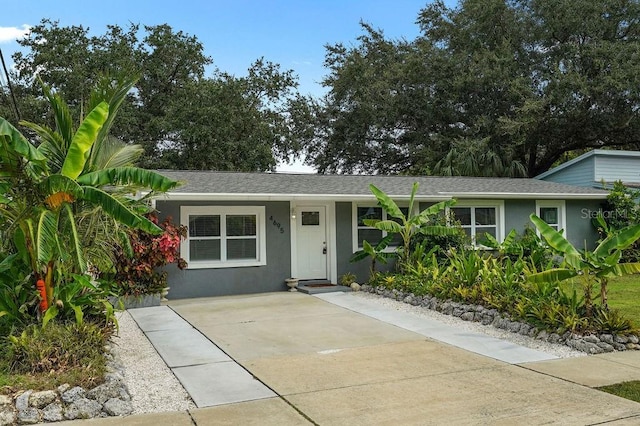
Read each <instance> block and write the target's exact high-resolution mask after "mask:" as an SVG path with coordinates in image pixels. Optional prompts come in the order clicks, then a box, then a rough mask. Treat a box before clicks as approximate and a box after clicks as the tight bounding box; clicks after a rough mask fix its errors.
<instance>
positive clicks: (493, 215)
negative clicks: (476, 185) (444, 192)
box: [449, 201, 503, 246]
mask: <svg viewBox="0 0 640 426" xmlns="http://www.w3.org/2000/svg"><path fill="white" fill-rule="evenodd" d="M449 211H450V212H451V213H453V216H454V218H455V219H456V220H457V221H458V222H459V223H460V226H461V227H462V229H463V230H464V232H465V233H466V234H467V235H468V236H469V237H470V238H471V241H473V244H474V245H476V246H477V245H479V244H478V242H479V241H482V239H483V237H484V236H485V234H489V235H491V236H492V237H494V238H496V239H497V240H498V241H500V240H501V239H502V235H503V232H502V227H503V220H502V219H501V217H502V215H503V204H502V203H501V202H497V201H496V202H477V203H475V202H474V203H471V202H458V203H457V204H456V205H455V206H454V207H451V208H450V209H449Z"/></svg>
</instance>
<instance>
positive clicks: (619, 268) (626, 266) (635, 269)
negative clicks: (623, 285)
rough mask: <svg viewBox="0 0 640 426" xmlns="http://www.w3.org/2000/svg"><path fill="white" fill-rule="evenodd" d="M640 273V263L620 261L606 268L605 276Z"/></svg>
mask: <svg viewBox="0 0 640 426" xmlns="http://www.w3.org/2000/svg"><path fill="white" fill-rule="evenodd" d="M633 274H640V263H619V264H617V265H614V266H612V267H611V268H608V269H607V270H606V273H605V274H603V275H604V276H618V277H620V276H622V275H633Z"/></svg>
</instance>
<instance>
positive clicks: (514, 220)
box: [504, 200, 601, 249]
mask: <svg viewBox="0 0 640 426" xmlns="http://www.w3.org/2000/svg"><path fill="white" fill-rule="evenodd" d="M565 207H566V219H567V223H566V235H565V236H566V238H567V239H568V240H569V241H570V242H571V244H573V245H574V246H575V247H577V248H579V249H583V248H584V246H585V241H586V243H587V248H590V249H591V248H594V247H595V244H596V241H597V240H598V233H597V232H596V230H595V228H594V227H593V225H592V224H591V218H590V217H589V212H597V211H598V210H599V209H600V207H601V201H599V200H593V201H592V200H573V201H566V202H565ZM504 209H505V233H506V234H508V233H509V231H511V230H512V229H516V230H517V231H518V232H519V233H522V231H523V230H524V229H525V227H526V226H528V227H530V228H532V229H535V226H534V225H533V223H531V220H530V219H529V215H530V214H531V213H535V211H536V202H535V200H505V202H504Z"/></svg>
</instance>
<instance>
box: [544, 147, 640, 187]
mask: <svg viewBox="0 0 640 426" xmlns="http://www.w3.org/2000/svg"><path fill="white" fill-rule="evenodd" d="M536 179H541V180H544V181H547V182H558V183H566V184H568V185H577V186H585V187H590V188H603V183H604V187H605V188H609V187H611V185H612V184H613V182H615V181H618V180H620V181H622V183H624V184H625V185H626V186H629V187H640V151H614V150H604V149H594V150H593V151H589V152H587V153H585V154H582V155H581V156H579V157H576V158H574V159H573V160H570V161H567V162H566V163H563V164H561V165H559V166H558V167H554V168H553V169H550V170H548V171H546V172H544V173H542V174H540V175H538V176H536Z"/></svg>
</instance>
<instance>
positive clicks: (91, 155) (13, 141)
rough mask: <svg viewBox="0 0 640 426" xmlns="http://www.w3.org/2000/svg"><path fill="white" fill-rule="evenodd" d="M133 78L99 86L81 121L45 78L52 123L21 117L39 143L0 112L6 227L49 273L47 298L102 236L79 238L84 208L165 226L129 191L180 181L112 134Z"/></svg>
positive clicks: (38, 271) (34, 265) (0, 215)
mask: <svg viewBox="0 0 640 426" xmlns="http://www.w3.org/2000/svg"><path fill="white" fill-rule="evenodd" d="M134 82H135V80H131V79H129V80H123V81H120V82H116V84H115V85H113V86H111V87H102V88H100V90H98V91H96V92H95V93H94V95H92V97H91V105H90V106H91V109H90V112H89V113H88V114H87V115H86V116H85V117H84V118H83V119H82V121H81V122H80V125H79V126H78V128H77V129H75V128H74V125H73V121H72V118H71V114H70V112H69V109H68V107H67V105H66V104H65V103H64V102H63V101H62V99H61V98H60V96H58V95H57V94H54V93H52V92H51V91H50V90H49V89H48V88H47V87H46V86H44V85H43V91H44V94H45V97H46V98H47V99H48V101H49V103H50V106H51V109H52V110H53V115H54V118H55V123H56V126H55V128H54V129H52V128H48V127H46V126H40V125H38V124H35V123H31V122H21V123H20V124H21V125H23V126H25V127H27V128H29V129H31V130H32V131H34V132H35V133H36V135H37V136H38V139H39V144H38V145H37V147H36V145H34V144H32V143H31V142H29V141H28V140H27V138H26V137H24V136H23V135H22V134H21V133H20V132H19V131H18V130H17V129H15V128H14V127H13V126H12V125H11V124H10V123H9V122H8V121H7V120H5V119H3V118H1V117H0V143H2V145H3V147H4V148H5V150H4V151H3V152H2V153H0V190H2V194H0V195H1V196H2V199H0V221H1V222H2V224H3V231H2V234H3V236H9V235H12V236H13V238H12V240H13V242H14V247H15V249H17V251H18V252H19V253H21V258H22V259H24V262H25V264H27V265H29V266H30V268H31V269H32V271H33V274H34V278H36V280H43V281H44V283H45V289H46V294H47V298H48V299H51V297H52V295H53V287H52V286H53V284H54V281H57V280H58V279H59V278H60V276H61V275H62V272H64V273H65V274H66V275H68V274H69V273H77V272H80V273H81V272H84V271H85V270H86V268H87V262H86V261H85V259H84V257H83V251H84V250H86V248H85V247H86V245H93V244H100V242H95V241H92V240H89V241H84V242H83V241H81V238H80V237H79V235H78V230H77V224H78V222H79V217H82V216H83V214H84V212H89V211H90V212H92V214H93V212H95V211H96V208H98V209H99V211H100V214H104V215H106V216H108V217H110V218H111V220H112V221H113V223H114V224H121V225H124V226H127V227H132V228H137V229H141V230H143V231H146V232H149V233H151V234H158V233H160V232H162V230H161V229H160V228H159V227H158V226H157V225H155V224H154V223H153V222H151V221H150V220H148V219H147V218H145V217H144V216H143V215H141V214H140V211H139V209H140V207H141V204H140V202H139V201H136V200H134V199H132V198H130V197H126V196H125V195H124V194H126V193H128V194H131V193H135V192H136V191H137V190H139V189H147V190H149V194H153V193H155V192H165V191H167V190H169V189H171V188H173V187H175V186H176V185H177V184H178V183H177V182H175V181H172V180H170V179H167V178H166V177H164V176H162V175H160V174H158V173H156V172H153V171H149V170H143V169H140V168H137V167H134V166H132V165H131V164H133V161H134V160H135V159H136V158H137V157H136V155H139V153H140V152H141V151H140V150H139V149H138V148H135V147H134V148H133V149H131V148H125V147H124V146H123V145H122V144H120V145H118V144H115V143H113V141H112V140H109V137H108V129H109V127H110V126H111V123H112V122H113V118H114V115H115V112H116V111H117V107H118V106H119V105H120V103H121V101H122V99H123V97H124V96H126V93H127V92H128V91H129V89H131V87H132V86H133V83H134ZM105 98H106V99H105ZM108 101H112V102H113V104H114V107H113V108H112V107H111V106H110V103H109V102H108ZM83 243H84V244H83ZM61 271H62V272H61ZM48 304H49V305H50V304H51V300H48Z"/></svg>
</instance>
